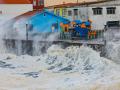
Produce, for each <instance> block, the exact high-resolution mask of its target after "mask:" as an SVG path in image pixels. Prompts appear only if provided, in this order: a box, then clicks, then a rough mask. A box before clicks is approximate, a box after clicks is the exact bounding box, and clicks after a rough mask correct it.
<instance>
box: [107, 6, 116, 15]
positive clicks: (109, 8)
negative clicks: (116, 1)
mask: <svg viewBox="0 0 120 90" xmlns="http://www.w3.org/2000/svg"><path fill="white" fill-rule="evenodd" d="M106 10H107V14H108V15H111V14H116V7H108V8H106Z"/></svg>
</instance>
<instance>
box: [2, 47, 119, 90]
mask: <svg viewBox="0 0 120 90" xmlns="http://www.w3.org/2000/svg"><path fill="white" fill-rule="evenodd" d="M119 68H120V67H119V65H117V64H115V63H114V62H112V61H110V60H108V59H105V58H103V57H100V55H99V52H96V51H94V50H92V49H91V48H88V47H85V46H81V47H77V46H70V47H68V48H66V49H63V48H62V47H61V46H58V45H52V46H51V47H50V48H49V49H48V50H47V53H45V54H42V55H40V56H34V57H33V56H28V55H23V56H16V55H11V54H0V83H1V84H0V90H120V76H119V75H120V73H119V72H120V70H119Z"/></svg>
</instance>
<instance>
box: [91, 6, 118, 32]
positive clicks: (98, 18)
mask: <svg viewBox="0 0 120 90" xmlns="http://www.w3.org/2000/svg"><path fill="white" fill-rule="evenodd" d="M107 7H116V14H110V15H108V14H107V10H106V8H107ZM92 8H95V7H89V18H90V19H91V20H92V21H93V24H92V26H93V29H97V30H98V29H104V25H106V23H107V21H120V6H103V7H101V8H103V14H102V15H94V14H93V10H92Z"/></svg>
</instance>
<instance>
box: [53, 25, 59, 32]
mask: <svg viewBox="0 0 120 90" xmlns="http://www.w3.org/2000/svg"><path fill="white" fill-rule="evenodd" d="M56 30H58V23H53V24H52V32H55V31H56Z"/></svg>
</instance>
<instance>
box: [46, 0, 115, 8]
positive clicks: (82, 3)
mask: <svg viewBox="0 0 120 90" xmlns="http://www.w3.org/2000/svg"><path fill="white" fill-rule="evenodd" d="M109 1H113V0H99V1H89V2H80V3H65V4H59V5H53V6H48V7H46V8H62V7H74V6H81V5H91V4H98V3H104V2H109Z"/></svg>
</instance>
